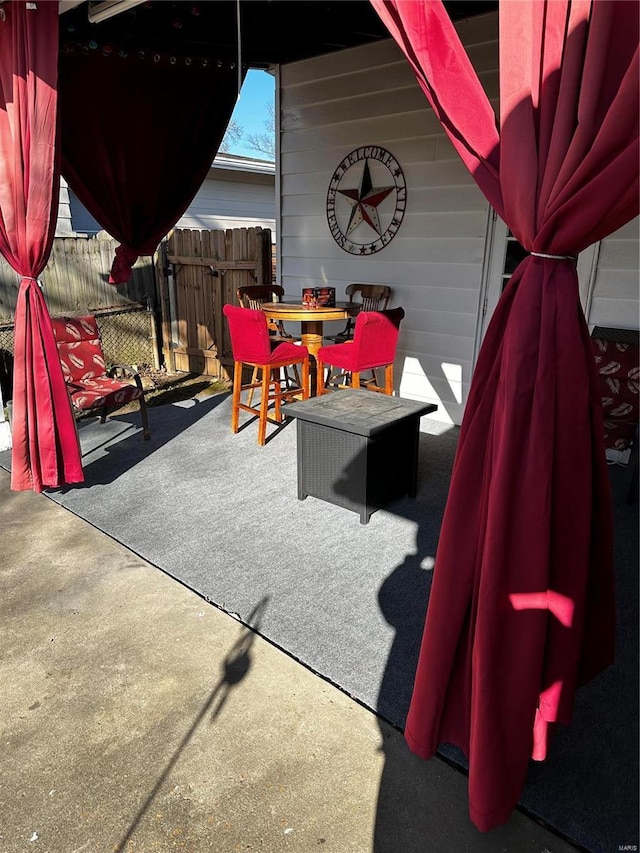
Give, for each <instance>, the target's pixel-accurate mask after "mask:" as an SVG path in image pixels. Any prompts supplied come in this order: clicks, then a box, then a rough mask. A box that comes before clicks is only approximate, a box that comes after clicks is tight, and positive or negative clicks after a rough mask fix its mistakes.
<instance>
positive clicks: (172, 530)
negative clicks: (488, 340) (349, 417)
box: [0, 395, 638, 853]
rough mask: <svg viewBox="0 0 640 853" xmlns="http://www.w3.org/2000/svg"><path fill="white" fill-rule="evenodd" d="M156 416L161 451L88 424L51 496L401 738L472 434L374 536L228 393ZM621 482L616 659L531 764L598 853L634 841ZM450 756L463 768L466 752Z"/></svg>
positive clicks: (428, 443) (558, 817)
mask: <svg viewBox="0 0 640 853" xmlns="http://www.w3.org/2000/svg"><path fill="white" fill-rule="evenodd" d="M149 417H150V425H151V432H152V438H151V441H148V442H145V441H143V440H142V436H141V433H140V420H139V415H138V414H137V413H135V414H132V415H126V416H120V417H115V418H111V419H110V420H109V421H108V422H107V423H106V424H99V422H98V420H97V419H95V420H91V421H84V422H82V423H81V425H80V439H81V444H82V451H83V464H84V469H85V477H86V482H85V483H84V484H83V485H80V486H73V487H69V488H64V489H61V490H51V491H49V492H48V493H47V494H48V496H49V497H50V498H52V499H53V500H55V501H56V502H58V503H60V504H61V505H62V506H65V507H67V508H68V509H69V510H71V511H72V512H74V513H75V514H76V515H78V516H80V517H81V518H84V519H86V520H87V521H89V522H90V523H91V524H93V525H94V526H95V527H97V528H99V529H100V530H102V531H104V532H105V533H107V534H109V535H110V536H111V537H113V538H114V539H116V540H117V541H119V542H121V543H122V544H124V545H126V546H127V547H128V548H130V549H131V550H132V551H134V552H135V553H136V554H139V555H140V556H141V557H143V558H144V559H146V560H148V561H149V562H150V563H152V564H154V565H155V566H157V567H158V568H159V569H161V570H162V571H164V572H166V573H167V574H169V575H171V576H172V577H174V578H176V579H177V580H178V581H180V582H181V583H183V584H185V585H186V586H188V587H189V588H190V589H192V590H194V591H195V592H197V593H198V594H200V595H201V596H202V597H203V598H204V599H205V600H207V601H209V602H211V603H212V604H215V605H216V606H218V607H220V608H222V609H223V610H225V611H227V612H229V613H233V614H237V616H238V617H239V618H240V619H241V620H242V621H244V622H249V620H250V614H252V613H256V612H257V613H260V625H259V632H260V634H261V635H262V636H264V637H266V638H267V639H269V640H270V641H271V642H273V643H274V644H275V645H277V646H278V647H280V648H282V649H283V650H284V651H286V652H287V653H288V654H290V655H291V656H292V657H293V658H295V659H296V660H299V661H300V662H301V663H302V664H304V665H305V666H307V667H309V668H310V669H311V670H313V671H314V672H316V673H318V674H319V675H320V676H322V677H324V678H326V679H328V680H329V681H331V682H332V683H334V684H335V685H337V686H338V687H339V688H341V689H342V690H343V691H345V692H346V693H347V694H349V695H350V696H352V697H353V698H354V699H356V700H357V701H358V702H360V703H362V704H363V705H365V706H366V707H368V708H370V709H372V710H373V711H375V712H376V713H377V714H379V715H380V716H381V717H383V718H385V719H386V720H388V721H389V722H390V723H392V724H393V725H395V726H396V727H397V728H399V729H402V728H403V726H404V721H405V717H406V713H407V710H408V706H409V701H410V698H411V690H412V685H413V674H414V671H415V666H416V662H417V655H418V650H419V645H420V639H421V635H422V626H423V622H424V615H425V612H426V606H427V601H428V596H429V588H430V582H431V569H432V567H433V561H434V556H435V551H436V546H437V542H438V532H439V527H440V522H441V518H442V513H443V510H444V504H445V501H446V495H447V490H448V485H449V475H450V471H451V465H452V462H453V455H454V452H455V447H456V441H457V436H458V430H457V429H456V428H451V429H447V428H446V427H440V426H439V425H434V426H433V428H432V433H423V434H422V435H421V446H420V469H419V492H418V496H417V498H415V499H409V498H404V499H401V500H397V501H395V502H394V503H392V504H390V505H389V506H388V507H386V508H385V509H383V510H379V511H378V512H376V513H374V514H373V515H372V517H371V520H370V522H369V524H367V525H362V524H360V522H359V518H358V516H357V515H356V514H355V513H352V512H349V511H347V510H345V509H342V508H341V507H337V506H334V505H332V504H329V503H326V502H324V501H320V500H318V499H316V498H313V497H309V498H307V499H306V500H305V501H298V500H297V497H296V494H297V486H296V426H295V422H289V423H288V424H287V425H286V426H285V427H284V428H276V427H270V428H269V433H268V434H269V435H270V436H271V439H270V440H269V441H268V442H267V445H266V446H265V447H263V448H259V447H258V446H257V444H256V432H257V424H256V423H255V422H253V423H250V424H249V425H248V426H247V427H246V428H245V429H242V430H241V431H240V433H238V434H237V435H235V436H234V435H232V433H231V431H230V426H229V424H230V398H229V396H228V395H220V396H217V397H212V398H209V399H207V400H205V401H202V402H195V401H191V402H187V403H184V404H176V405H169V406H162V407H160V408H155V409H152V410H151V411H150V413H149ZM423 423H424V421H423ZM441 430H444V431H441ZM0 465H2V466H3V467H4V468H6V469H7V470H8V469H9V468H10V454H9V453H8V452H6V453H4V454H0ZM611 473H612V478H613V481H614V489H616V492H615V493H616V499H615V513H616V549H617V550H616V560H617V571H618V588H617V595H618V605H619V623H618V649H619V652H618V659H617V662H616V664H615V665H614V666H612V667H611V668H610V669H609V670H607V671H606V672H605V673H603V674H602V675H601V676H599V677H598V678H597V679H596V680H595V681H594V682H592V683H591V684H590V685H588V686H587V687H585V688H582V690H580V691H579V692H578V696H577V701H576V707H575V714H574V722H573V724H572V725H571V726H570V727H568V728H566V729H561V730H560V731H559V732H558V735H557V737H556V739H555V742H554V743H553V745H552V748H551V751H550V755H549V758H548V759H547V760H546V761H545V762H543V763H535V762H531V765H530V770H529V773H528V778H527V782H526V786H525V789H524V791H523V795H522V798H521V806H522V808H523V809H524V810H525V811H527V812H528V813H530V814H531V815H532V816H534V817H537V818H539V819H540V820H542V821H544V822H545V823H546V824H548V825H549V826H551V827H553V828H555V829H556V830H557V831H558V832H559V833H560V834H561V835H563V836H564V837H565V838H567V839H568V840H570V841H572V842H573V843H574V844H576V845H581V846H583V847H584V848H585V849H587V850H589V851H593V853H610V851H617V850H618V849H619V845H628V844H631V845H633V844H638V759H637V756H638V512H637V504H636V505H627V504H625V503H624V502H623V501H621V500H620V498H619V496H618V492H619V484H618V479H619V478H620V475H621V469H620V468H618V469H615V470H612V472H611ZM254 627H255V626H254ZM441 754H442V755H443V756H444V757H445V758H447V759H449V760H453V761H454V762H456V763H459V764H461V765H462V767H464V759H463V757H462V756H461V755H460V754H459V753H458V752H457V750H455V749H453V748H452V747H448V746H445V747H443V748H442V750H441ZM628 849H630V848H628Z"/></svg>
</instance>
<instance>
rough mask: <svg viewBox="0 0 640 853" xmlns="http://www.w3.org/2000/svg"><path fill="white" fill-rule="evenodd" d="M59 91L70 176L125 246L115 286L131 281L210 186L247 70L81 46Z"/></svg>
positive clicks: (63, 66) (69, 55) (64, 67)
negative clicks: (241, 73) (140, 260)
mask: <svg viewBox="0 0 640 853" xmlns="http://www.w3.org/2000/svg"><path fill="white" fill-rule="evenodd" d="M172 60H173V62H172ZM58 88H59V101H60V119H61V146H62V174H63V175H64V177H65V178H66V180H67V181H68V183H69V186H70V187H71V189H72V190H73V192H74V193H75V194H76V195H77V196H78V198H79V199H80V201H81V202H82V203H83V204H84V206H85V207H86V208H87V209H88V210H89V212H90V213H91V214H92V216H93V217H94V218H95V219H96V220H97V221H98V222H99V223H100V225H101V226H102V227H103V228H104V229H105V230H106V231H108V232H109V234H111V236H112V237H114V238H115V239H116V240H118V241H119V242H120V243H121V245H120V246H118V248H117V250H116V258H115V261H114V264H113V267H112V270H111V278H110V281H111V283H113V284H120V283H124V282H126V281H127V280H128V279H129V277H130V275H131V267H132V266H133V264H134V263H135V261H136V258H137V257H138V256H139V255H150V254H153V252H154V251H155V250H156V248H157V246H158V243H159V242H160V240H161V239H162V238H163V237H164V236H165V235H166V234H167V232H168V231H170V230H171V228H173V226H174V225H175V223H176V222H177V221H178V219H180V217H181V216H182V214H183V213H184V211H185V210H186V208H187V207H188V206H189V203H190V202H191V200H192V199H193V197H194V196H195V194H196V192H197V191H198V189H199V187H200V185H201V184H202V182H203V180H204V179H205V177H206V175H207V172H208V170H209V168H210V167H211V164H212V163H213V158H214V157H215V155H216V153H217V151H218V147H219V145H220V142H221V141H222V137H223V136H224V132H225V130H226V128H227V124H228V123H229V119H230V117H231V113H232V112H233V108H234V106H235V104H236V100H237V97H238V72H237V69H236V68H235V67H233V66H232V65H231V64H229V63H224V64H221V65H220V66H218V64H217V63H216V62H213V61H211V60H205V61H202V60H199V59H190V60H189V61H188V63H187V62H185V59H184V58H182V57H170V56H167V55H164V54H162V55H160V54H155V55H153V56H152V55H151V54H145V56H144V57H143V58H140V56H139V54H138V53H137V52H131V53H129V54H127V56H126V57H123V56H121V55H120V52H119V51H113V52H112V53H110V54H109V55H105V54H104V51H103V50H102V49H100V48H98V47H97V48H96V50H88V49H87V50H86V51H82V50H80V49H75V50H72V51H71V52H66V51H63V53H62V55H61V57H60V80H59V87H58Z"/></svg>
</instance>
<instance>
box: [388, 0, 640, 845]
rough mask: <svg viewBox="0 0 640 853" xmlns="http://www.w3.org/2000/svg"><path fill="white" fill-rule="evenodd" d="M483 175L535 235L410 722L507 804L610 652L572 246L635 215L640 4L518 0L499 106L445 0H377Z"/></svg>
mask: <svg viewBox="0 0 640 853" xmlns="http://www.w3.org/2000/svg"><path fill="white" fill-rule="evenodd" d="M371 2H372V3H373V5H374V7H375V8H376V10H377V11H378V13H379V15H380V17H381V19H382V20H383V21H384V22H385V24H386V25H387V26H388V28H389V31H390V32H391V34H392V35H393V37H394V39H395V40H396V42H397V43H398V45H399V46H400V47H401V49H402V50H403V52H404V54H405V56H406V57H407V59H408V61H409V62H410V64H411V65H412V67H413V70H414V72H415V74H416V77H417V80H418V82H419V84H420V86H421V87H422V89H423V91H424V93H425V95H426V97H427V99H428V100H429V102H430V104H431V105H432V107H433V109H434V111H435V112H436V114H437V115H438V117H439V119H440V121H441V123H442V125H443V127H444V129H445V131H446V132H447V134H448V135H449V138H450V139H451V141H452V143H453V145H454V147H455V148H456V150H457V151H458V153H459V154H460V156H461V157H462V159H463V161H464V163H465V164H466V165H467V167H468V168H469V170H470V171H471V173H472V174H473V176H474V178H475V180H476V182H477V184H478V186H479V187H480V188H481V189H482V191H483V192H484V194H485V195H486V197H487V199H488V200H489V202H490V203H491V204H492V205H493V207H494V208H495V209H496V211H497V212H498V214H499V215H500V216H501V217H502V218H503V219H504V220H505V221H506V223H507V224H508V225H509V227H510V228H511V230H512V232H513V234H514V235H515V236H516V237H517V239H518V240H519V241H520V242H521V243H522V245H523V246H524V247H525V248H526V249H527V250H528V251H529V252H530V253H531V254H530V255H529V256H527V257H526V258H525V259H524V260H523V261H522V263H521V264H520V266H519V267H518V269H517V270H516V271H515V272H514V274H513V276H512V277H511V279H510V281H509V283H508V285H507V288H506V289H505V292H504V294H503V295H502V298H501V300H500V301H499V303H498V306H497V308H496V311H495V313H494V316H493V318H492V320H491V323H490V326H489V329H488V331H487V335H486V338H485V341H484V343H483V346H482V348H481V352H480V355H479V359H478V363H477V366H476V369H475V372H474V375H473V379H472V384H471V390H470V393H469V399H468V401H467V405H466V409H465V415H464V419H463V423H462V427H461V430H460V438H459V444H458V450H457V454H456V459H455V464H454V469H453V475H452V479H451V486H450V492H449V498H448V501H447V506H446V510H445V515H444V519H443V524H442V530H441V536H440V541H439V546H438V552H437V555H436V564H435V567H434V578H433V585H432V589H431V594H430V598H429V604H428V608H427V616H426V620H425V626H424V633H423V639H422V646H421V652H420V657H419V662H418V667H417V672H416V677H415V683H414V689H413V695H412V700H411V705H410V709H409V714H408V718H407V724H406V729H405V738H406V740H407V743H408V745H409V747H410V748H411V749H412V750H413V751H414V752H415V753H417V754H418V755H420V756H422V757H424V758H428V757H430V756H431V755H433V753H434V752H435V750H436V748H437V746H438V744H440V743H444V742H450V743H454V744H456V745H457V746H459V747H460V748H461V749H462V750H463V751H464V752H465V754H466V755H467V757H468V760H469V810H470V816H471V819H472V820H473V822H474V823H475V824H476V826H477V827H478V828H479V829H481V830H489V829H491V828H493V827H495V826H497V825H499V824H501V823H504V822H505V821H507V820H508V818H509V816H510V813H511V811H512V809H513V807H514V806H515V805H516V803H517V801H518V799H519V796H520V793H521V790H522V786H523V783H524V779H525V775H526V770H527V764H528V761H529V759H530V758H531V757H533V758H535V759H543V758H544V757H545V754H546V750H547V745H548V740H549V735H550V734H551V732H552V730H553V727H554V726H555V724H557V723H563V724H567V723H569V722H570V720H571V715H572V708H573V700H574V691H575V688H576V687H577V686H578V685H579V684H581V683H584V682H585V681H587V680H589V679H590V678H592V677H593V676H594V675H596V674H597V673H598V672H600V671H601V670H602V669H604V668H605V667H606V666H608V665H609V664H610V663H611V662H612V660H613V654H614V627H615V626H614V598H613V568H612V563H613V557H612V533H611V530H612V524H611V505H610V490H609V481H608V475H607V470H606V464H605V454H604V441H603V423H602V411H601V407H600V400H599V394H598V390H597V382H596V376H595V365H594V359H593V356H592V354H591V350H590V341H589V335H588V329H587V325H586V322H585V318H584V315H583V312H582V310H581V307H580V301H579V297H578V280H577V273H576V265H575V260H574V259H575V256H576V255H577V254H578V252H580V251H581V250H582V249H585V248H586V247H587V246H589V245H590V244H591V243H593V242H594V241H597V240H600V239H602V238H603V237H605V236H607V235H608V234H610V233H611V232H613V231H614V230H615V229H617V228H619V227H620V226H622V225H623V224H624V223H626V222H628V221H629V220H631V219H632V218H633V217H634V216H636V215H637V213H638V163H639V149H638V77H639V69H638V4H637V3H628V2H625V0H579V2H576V0H573V2H572V0H539V2H527V3H524V2H519V0H506V1H505V0H503V2H501V3H500V7H499V16H500V22H499V32H500V119H499V123H498V122H496V118H495V115H494V113H493V110H492V108H491V105H490V103H489V100H488V99H487V96H486V94H485V92H484V91H483V89H482V87H481V85H480V83H479V81H478V79H477V76H476V74H475V72H474V70H473V68H472V66H471V63H470V62H469V59H468V57H467V55H466V53H465V51H464V48H463V47H462V45H461V43H460V40H459V38H458V36H457V34H456V32H455V29H454V27H453V25H452V23H451V21H450V19H449V17H448V15H447V13H446V11H445V9H444V7H443V6H442V3H441V2H439V0H437V2H433V0H408V2H405V0H371Z"/></svg>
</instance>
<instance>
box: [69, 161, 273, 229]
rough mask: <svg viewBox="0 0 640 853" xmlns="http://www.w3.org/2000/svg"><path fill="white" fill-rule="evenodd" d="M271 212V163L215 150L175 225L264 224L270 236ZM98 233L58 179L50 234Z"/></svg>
mask: <svg viewBox="0 0 640 853" xmlns="http://www.w3.org/2000/svg"><path fill="white" fill-rule="evenodd" d="M275 211H276V196H275V164H274V163H271V162H268V161H265V160H257V159H253V158H247V157H236V156H234V155H228V154H219V155H218V156H217V157H216V159H215V161H214V164H213V166H212V167H211V169H209V174H208V175H207V177H206V178H205V180H204V181H203V183H202V186H201V187H200V189H199V190H198V192H197V193H196V195H195V197H194V199H193V201H192V202H191V204H190V205H189V207H188V208H187V210H186V211H185V213H184V215H183V216H182V217H181V218H180V219H179V220H178V222H177V223H176V228H196V229H199V230H203V231H218V230H226V229H227V228H269V229H271V234H272V235H273V239H274V240H275V234H276V213H275ZM99 231H100V225H99V224H98V223H97V222H96V220H95V219H94V218H93V217H92V216H91V214H90V213H89V211H88V210H87V209H86V208H85V207H84V206H83V205H82V204H81V203H80V201H78V199H77V198H76V197H75V196H74V194H73V193H72V192H71V190H70V189H69V187H68V185H67V182H66V181H65V180H64V178H61V180H60V200H59V204H58V221H57V224H56V237H72V236H82V235H87V236H93V235H95V234H97V233H98V232H99Z"/></svg>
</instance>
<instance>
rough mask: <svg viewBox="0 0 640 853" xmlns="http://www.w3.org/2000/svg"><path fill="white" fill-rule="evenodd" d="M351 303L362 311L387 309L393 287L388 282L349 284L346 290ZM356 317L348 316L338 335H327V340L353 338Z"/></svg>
mask: <svg viewBox="0 0 640 853" xmlns="http://www.w3.org/2000/svg"><path fill="white" fill-rule="evenodd" d="M345 293H346V295H347V296H348V302H349V305H358V306H359V307H360V311H386V310H387V307H388V305H389V300H390V299H391V288H390V287H388V286H387V285H386V284H349V285H347V288H346V290H345ZM354 326H355V317H348V318H347V325H346V326H345V327H344V329H343V330H342V331H341V332H338V334H337V335H325V336H324V339H325V340H326V341H333V342H334V343H336V344H343V343H344V342H345V341H350V340H353V330H354Z"/></svg>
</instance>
